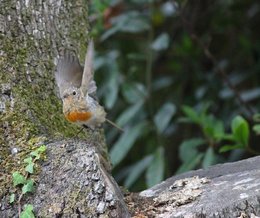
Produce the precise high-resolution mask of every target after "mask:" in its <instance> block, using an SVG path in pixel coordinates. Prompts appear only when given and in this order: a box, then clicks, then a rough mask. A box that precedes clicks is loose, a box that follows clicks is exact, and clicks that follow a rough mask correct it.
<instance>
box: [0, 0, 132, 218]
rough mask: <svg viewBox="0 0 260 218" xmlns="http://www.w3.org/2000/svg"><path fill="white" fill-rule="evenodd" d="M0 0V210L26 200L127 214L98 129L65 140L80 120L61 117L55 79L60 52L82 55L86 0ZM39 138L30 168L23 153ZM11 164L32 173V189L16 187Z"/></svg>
mask: <svg viewBox="0 0 260 218" xmlns="http://www.w3.org/2000/svg"><path fill="white" fill-rule="evenodd" d="M0 5H1V7H0V37H1V43H0V54H1V57H0V58H1V59H0V70H1V71H0V81H1V86H0V120H1V123H0V144H1V147H0V164H1V166H0V217H17V216H18V215H19V213H21V211H22V210H23V208H24V207H23V206H24V205H25V204H26V203H28V204H32V205H33V210H34V213H35V214H37V216H39V217H61V216H62V217H78V216H80V217H97V216H101V217H108V216H109V217H122V216H123V217H125V216H126V217H127V216H128V212H127V208H126V206H125V204H124V202H123V197H122V195H121V192H120V189H119V188H118V186H117V184H116V183H115V182H114V180H113V178H112V177H111V176H110V174H109V173H107V169H108V168H109V162H108V158H107V152H106V148H105V140H104V134H103V132H102V131H95V132H94V133H91V134H88V133H81V134H80V135H79V138H81V140H78V141H76V140H72V141H68V140H66V139H65V138H71V137H72V136H75V135H76V133H77V132H78V131H79V128H77V127H76V126H74V125H70V124H69V123H67V121H65V119H64V117H63V114H62V108H61V101H60V100H59V99H58V98H57V88H56V85H55V83H54V71H55V65H56V63H57V58H58V56H59V53H60V52H62V51H63V50H70V51H72V52H75V53H76V54H78V55H79V56H80V59H81V60H82V59H83V58H84V56H85V52H86V47H87V42H88V39H89V34H88V19H87V18H88V16H87V14H88V13H87V2H86V1H84V0H77V1H73V2H70V1H63V0H62V1H52V0H46V1H41V0H40V1H30V0H20V1H14V0H8V1H7V0H1V1H0ZM57 138H60V139H61V138H64V140H62V141H60V140H59V141H57ZM51 141H54V142H53V143H50V142H51ZM43 144H45V145H47V151H46V154H45V156H46V158H45V160H44V161H42V162H41V164H39V161H37V163H36V162H35V164H38V167H37V170H36V173H33V174H29V173H28V172H26V170H25V165H26V163H24V160H25V159H26V158H27V157H30V155H31V154H30V152H32V151H33V150H35V149H36V148H37V147H39V146H40V145H43ZM100 151H102V152H101V153H100ZM31 157H33V158H35V157H34V156H32V155H31ZM34 160H36V159H34ZM33 164H34V163H33ZM13 172H19V173H20V174H22V175H24V176H25V177H26V178H27V179H33V181H34V186H35V188H36V189H35V191H34V192H33V193H32V194H28V193H25V194H21V192H22V190H21V187H19V185H18V186H14V185H13V181H12V173H13ZM11 193H13V194H15V196H16V197H15V200H14V202H13V203H12V204H11V203H9V197H10V195H11Z"/></svg>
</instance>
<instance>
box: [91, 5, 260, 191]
mask: <svg viewBox="0 0 260 218" xmlns="http://www.w3.org/2000/svg"><path fill="white" fill-rule="evenodd" d="M259 4H260V3H259V2H258V1H256V0H254V1H250V2H245V1H242V0H239V1H214V2H207V1H158V0H141V1H137V0H128V1H120V0H109V1H103V2H102V1H92V3H91V8H90V17H91V19H92V20H91V21H92V35H93V37H94V38H95V41H96V42H95V44H96V58H95V69H96V79H97V84H98V86H99V89H98V95H99V98H100V100H101V102H102V103H103V104H104V106H105V108H106V110H107V111H108V116H109V119H111V120H114V121H115V122H116V123H117V124H118V125H119V126H121V127H123V128H124V129H125V132H124V133H123V134H121V133H119V132H117V131H116V130H114V129H111V128H107V129H106V134H107V141H108V144H109V145H110V154H111V159H112V162H113V164H114V174H115V176H116V179H117V181H119V182H121V183H122V184H124V185H126V186H127V187H128V188H131V189H132V190H141V189H144V188H146V187H150V186H152V185H154V184H156V183H158V182H160V181H162V180H163V179H164V178H166V177H168V176H171V175H172V174H173V173H181V172H185V171H187V170H192V169H197V168H199V167H204V168H205V167H208V166H210V165H212V164H216V163H221V162H225V161H234V160H239V159H241V158H244V157H248V156H249V155H254V154H256V153H257V150H259V148H257V147H256V146H257V139H258V138H257V137H258V136H257V134H258V135H259V134H260V119H259V115H258V116H257V115H255V116H254V123H253V115H254V113H256V112H257V110H258V108H259V104H260V103H259V101H257V100H258V99H259V97H260V89H259V88H258V84H259V79H260V77H259V76H260V74H259V70H260V58H259V57H260V55H259V54H260V41H259V33H260V32H259V31H258V30H257V28H256V27H257V25H258V23H259V20H260V19H256V18H258V17H259V16H260V11H259V10H258V8H259V6H260V5H259ZM191 105H192V106H191ZM183 115H184V116H183ZM251 129H252V130H253V132H252V131H251Z"/></svg>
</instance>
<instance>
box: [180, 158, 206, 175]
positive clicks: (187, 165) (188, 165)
mask: <svg viewBox="0 0 260 218" xmlns="http://www.w3.org/2000/svg"><path fill="white" fill-rule="evenodd" d="M202 157H203V154H201V153H198V154H197V155H195V156H193V157H192V159H188V160H187V161H186V162H184V163H183V164H182V165H181V166H180V167H179V169H178V170H177V172H176V174H180V173H184V172H187V171H190V170H193V169H195V168H196V167H197V166H198V164H199V163H200V161H201V159H202Z"/></svg>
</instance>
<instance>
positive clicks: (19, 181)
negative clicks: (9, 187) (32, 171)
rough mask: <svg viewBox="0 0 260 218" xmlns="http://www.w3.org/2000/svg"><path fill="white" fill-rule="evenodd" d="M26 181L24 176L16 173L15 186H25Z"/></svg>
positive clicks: (14, 176)
mask: <svg viewBox="0 0 260 218" xmlns="http://www.w3.org/2000/svg"><path fill="white" fill-rule="evenodd" d="M25 182H26V179H25V177H24V176H23V175H21V174H20V173H19V172H17V171H16V172H14V173H13V183H14V186H17V185H20V184H25Z"/></svg>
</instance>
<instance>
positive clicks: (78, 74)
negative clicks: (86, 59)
mask: <svg viewBox="0 0 260 218" xmlns="http://www.w3.org/2000/svg"><path fill="white" fill-rule="evenodd" d="M82 73H83V68H82V66H81V65H80V63H79V60H78V58H77V57H75V56H73V55H70V54H65V55H64V56H62V57H60V58H59V60H58V65H57V71H56V73H55V79H56V83H57V85H58V88H59V91H60V96H62V94H63V92H64V90H65V89H67V88H69V87H70V86H73V87H77V88H79V87H80V85H81V81H82Z"/></svg>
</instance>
